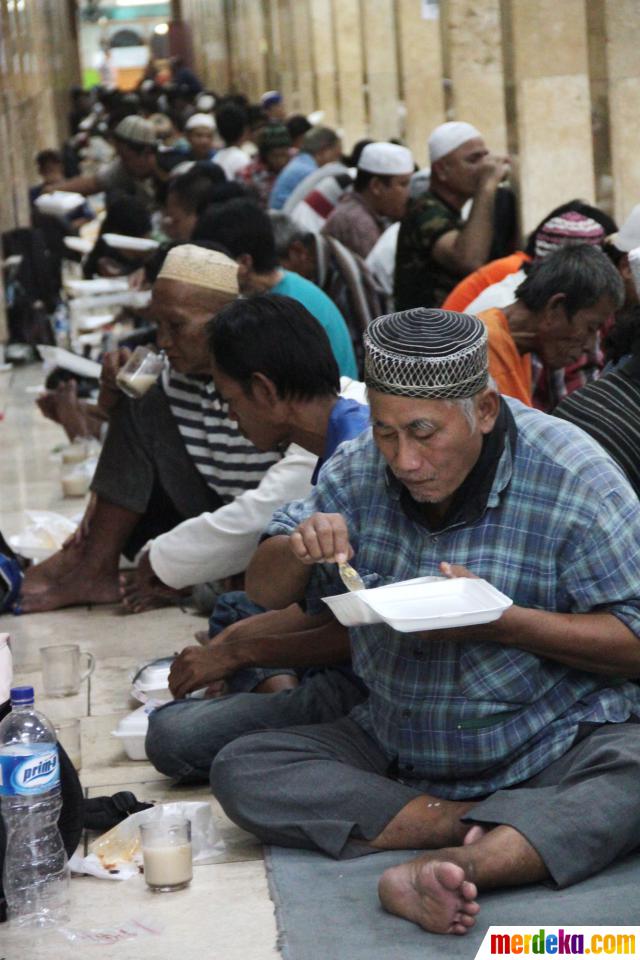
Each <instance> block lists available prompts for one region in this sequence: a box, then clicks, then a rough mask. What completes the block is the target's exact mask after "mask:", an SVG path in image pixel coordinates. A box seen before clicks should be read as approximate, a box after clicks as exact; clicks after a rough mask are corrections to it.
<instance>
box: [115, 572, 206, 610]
mask: <svg viewBox="0 0 640 960" xmlns="http://www.w3.org/2000/svg"><path fill="white" fill-rule="evenodd" d="M137 573H138V571H137V570H133V571H131V572H129V573H123V574H121V575H120V588H119V595H120V599H121V601H122V606H123V607H124V609H125V611H126V612H127V613H144V612H145V611H146V610H156V609H157V608H158V607H168V606H174V605H175V604H176V603H179V601H180V598H181V597H183V596H188V595H189V591H188V590H187V591H184V590H174V589H173V588H172V587H168V586H166V584H164V583H162V582H161V581H160V580H158V579H157V578H156V579H155V582H150V581H149V580H147V579H145V580H142V581H141V578H140V577H139V576H137Z"/></svg>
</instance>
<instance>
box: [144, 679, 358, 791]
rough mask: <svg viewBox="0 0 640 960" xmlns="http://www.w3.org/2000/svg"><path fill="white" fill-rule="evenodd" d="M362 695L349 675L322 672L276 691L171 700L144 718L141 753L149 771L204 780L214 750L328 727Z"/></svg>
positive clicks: (214, 753)
mask: <svg viewBox="0 0 640 960" xmlns="http://www.w3.org/2000/svg"><path fill="white" fill-rule="evenodd" d="M365 696H366V694H365V693H364V692H363V690H362V688H361V687H360V686H359V685H358V684H356V683H354V682H353V680H351V679H350V678H349V676H348V675H345V674H344V673H343V672H342V671H340V670H332V669H326V670H323V671H321V672H318V673H314V674H313V675H312V676H310V677H305V679H304V680H303V681H302V683H301V684H300V686H299V687H296V688H295V689H293V690H282V691H281V692H280V693H234V694H231V695H230V696H226V697H216V698H215V699H211V700H174V701H172V702H171V703H167V704H166V705H165V706H162V707H159V708H158V709H157V710H154V711H153V713H152V714H151V715H150V716H149V729H148V731H147V739H146V742H145V749H146V752H147V756H148V758H149V760H150V761H151V763H152V764H153V765H154V767H156V769H157V770H159V771H160V772H161V773H164V774H166V776H168V777H173V778H174V779H176V780H182V781H188V782H203V781H204V782H206V781H207V780H208V779H209V772H210V769H211V764H212V763H213V761H214V759H215V757H216V756H217V754H218V753H219V751H220V750H222V748H223V747H225V746H226V745H227V744H228V743H231V742H232V741H233V740H236V739H237V738H238V737H242V736H244V735H245V734H248V733H255V732H256V731H259V730H273V729H279V728H282V727H291V726H299V725H303V724H306V723H312V724H318V723H330V722H331V721H332V720H337V719H338V718H339V717H345V716H346V715H347V714H348V713H349V712H350V711H351V710H353V708H354V707H355V706H356V705H357V704H359V703H361V702H362V701H363V700H364V699H365Z"/></svg>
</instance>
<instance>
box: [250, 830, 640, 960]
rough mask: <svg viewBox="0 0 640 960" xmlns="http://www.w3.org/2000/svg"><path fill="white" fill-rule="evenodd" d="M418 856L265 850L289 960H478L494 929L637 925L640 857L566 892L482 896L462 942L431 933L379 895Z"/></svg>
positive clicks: (538, 888) (538, 889)
mask: <svg viewBox="0 0 640 960" xmlns="http://www.w3.org/2000/svg"><path fill="white" fill-rule="evenodd" d="M412 856H414V854H413V853H412V852H410V851H406V852H404V853H398V852H397V851H396V852H393V853H378V854H374V855H372V856H367V857H361V858H359V859H357V860H346V861H339V862H336V861H335V860H330V859H329V858H328V857H325V856H323V855H321V854H318V853H310V852H308V851H304V850H289V849H283V848H281V847H269V848H267V851H266V860H267V871H268V877H269V886H270V891H271V897H272V899H273V901H274V903H275V908H276V918H277V922H278V934H279V937H278V947H279V949H280V950H281V952H282V955H283V957H284V960H428V958H434V960H473V958H474V957H475V955H476V952H477V950H478V949H479V947H480V944H481V943H482V940H483V938H484V935H485V933H486V931H487V929H488V927H489V926H491V925H495V926H500V927H504V926H507V925H514V926H525V925H527V926H535V927H537V928H540V927H544V926H547V927H548V928H557V927H562V926H563V925H564V926H569V925H573V926H594V925H602V926H614V925H617V924H627V925H636V924H638V922H639V918H640V856H638V855H633V856H632V857H629V858H627V859H626V860H625V861H623V862H622V863H620V864H617V865H615V866H613V867H610V868H609V869H608V870H605V871H604V872H603V873H600V874H598V875H597V876H595V877H591V878H590V879H589V880H585V881H584V882H583V883H579V884H576V885H575V886H573V887H569V888H568V889H567V890H555V889H552V888H550V887H548V886H544V885H542V884H540V885H535V886H528V887H520V888H518V889H516V890H503V891H499V892H493V893H487V894H483V895H481V896H480V904H481V908H482V909H481V913H480V916H479V920H478V922H477V924H476V926H475V927H474V928H473V930H472V931H471V932H470V933H468V934H466V935H465V936H463V937H454V936H436V935H435V934H430V933H425V931H424V930H421V929H420V928H419V927H417V926H415V925H414V924H412V923H408V922H407V921H406V920H401V919H400V918H398V917H393V916H390V915H389V914H388V913H385V911H384V910H383V909H382V908H381V906H380V904H379V901H378V896H377V892H376V888H377V882H378V878H379V877H380V874H381V873H382V872H383V871H384V870H385V869H386V868H387V867H390V866H394V865H395V864H397V863H401V862H402V861H403V860H405V859H410V858H411V857H412ZM547 932H549V930H548V931H547ZM551 932H555V930H553V929H551Z"/></svg>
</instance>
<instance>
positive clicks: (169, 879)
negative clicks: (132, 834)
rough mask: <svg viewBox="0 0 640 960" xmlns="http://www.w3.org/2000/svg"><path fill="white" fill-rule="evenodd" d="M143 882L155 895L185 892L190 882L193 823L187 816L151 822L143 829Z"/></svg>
mask: <svg viewBox="0 0 640 960" xmlns="http://www.w3.org/2000/svg"><path fill="white" fill-rule="evenodd" d="M140 836H141V839H142V859H143V862H144V879H145V880H146V882H147V886H148V887H149V889H150V890H151V891H152V893H169V892H172V891H174V890H183V889H184V888H185V887H188V886H189V884H190V883H191V878H192V876H193V861H192V851H191V822H190V821H189V820H187V818H186V817H176V818H170V819H169V818H167V819H163V820H150V821H149V822H148V823H143V824H142V825H141V826H140Z"/></svg>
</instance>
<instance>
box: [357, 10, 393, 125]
mask: <svg viewBox="0 0 640 960" xmlns="http://www.w3.org/2000/svg"><path fill="white" fill-rule="evenodd" d="M362 26H363V31H364V55H365V63H366V80H367V89H368V100H369V134H370V136H371V137H373V138H374V139H375V140H389V139H390V138H391V137H397V136H398V134H399V132H400V130H399V115H398V100H399V96H398V61H397V56H396V21H395V15H394V4H393V0H363V3H362Z"/></svg>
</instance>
